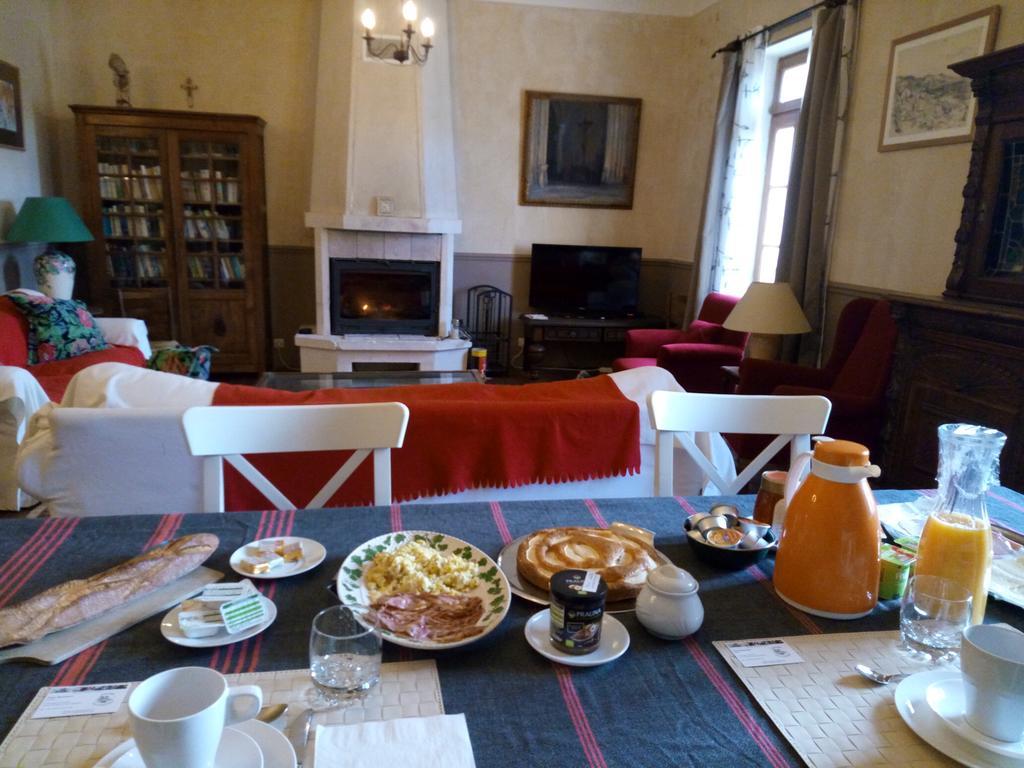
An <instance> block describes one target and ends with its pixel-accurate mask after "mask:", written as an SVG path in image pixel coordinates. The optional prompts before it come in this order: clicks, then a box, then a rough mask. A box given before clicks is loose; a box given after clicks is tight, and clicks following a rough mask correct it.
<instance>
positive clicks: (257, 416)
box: [181, 403, 409, 512]
mask: <svg viewBox="0 0 1024 768" xmlns="http://www.w3.org/2000/svg"><path fill="white" fill-rule="evenodd" d="M181 423H182V426H183V427H184V429H185V439H186V441H187V442H188V447H189V451H191V453H192V455H193V456H201V457H204V461H203V480H202V487H203V492H202V496H203V510H204V511H207V512H223V511H224V462H227V463H228V464H230V465H231V466H233V467H234V468H235V469H237V470H238V471H239V472H240V473H241V474H242V476H243V477H244V478H245V479H246V480H248V481H249V482H250V483H252V484H253V486H255V487H256V489H257V490H258V491H259V492H260V493H262V494H263V495H264V496H266V497H267V499H269V500H270V502H271V503H272V504H273V505H274V506H275V507H276V508H277V509H296V508H297V506H298V505H296V504H295V503H294V502H292V501H291V500H290V499H289V498H288V497H287V496H285V495H284V494H283V493H282V492H281V491H280V490H278V488H277V487H276V486H275V485H274V484H273V483H271V482H270V481H269V480H268V479H267V478H266V477H265V476H264V475H263V473H262V472H260V471H259V470H258V469H256V468H255V467H254V466H253V465H252V464H251V463H250V462H249V461H248V460H246V459H245V457H244V456H243V454H259V453H293V452H298V451H353V453H352V455H351V456H350V457H349V458H348V460H347V461H345V463H344V464H342V466H341V467H339V469H338V471H337V472H335V473H334V475H333V476H332V477H331V479H330V480H328V481H327V482H326V483H325V484H324V485H323V487H322V488H321V489H320V490H319V491H318V492H317V494H316V495H315V496H314V497H313V499H312V500H311V501H310V502H309V504H308V505H307V506H309V507H322V506H324V505H325V504H326V503H327V501H328V500H329V499H330V498H331V497H332V496H333V495H334V494H335V493H336V492H337V490H338V489H339V488H340V487H341V486H342V485H343V484H344V483H345V481H346V480H348V478H349V477H350V476H351V475H352V473H353V472H354V471H355V469H356V468H357V467H358V466H359V465H360V464H362V462H363V461H364V460H365V459H366V458H367V457H368V456H370V455H372V456H373V498H374V502H373V503H374V504H377V505H385V504H390V503H391V449H392V448H401V447H402V442H403V441H404V440H405V428H406V426H407V424H408V423H409V409H408V408H407V407H406V406H405V405H403V404H402V403H368V404H358V405H254V406H209V407H196V408H189V409H188V410H186V411H185V413H184V415H183V416H182V419H181Z"/></svg>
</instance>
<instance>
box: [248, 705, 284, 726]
mask: <svg viewBox="0 0 1024 768" xmlns="http://www.w3.org/2000/svg"><path fill="white" fill-rule="evenodd" d="M287 709H288V705H287V704H271V705H269V706H266V707H263V709H261V710H260V711H259V713H258V714H257V715H256V719H257V720H260V721H262V722H264V723H272V722H274V721H275V720H277V718H279V717H280V716H281V715H283V714H284V713H285V711H286V710H287Z"/></svg>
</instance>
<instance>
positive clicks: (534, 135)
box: [519, 91, 640, 208]
mask: <svg viewBox="0 0 1024 768" xmlns="http://www.w3.org/2000/svg"><path fill="white" fill-rule="evenodd" d="M639 136H640V99H629V98H620V97H615V96H584V95H579V94H570V93H543V92H540V91H527V92H526V103H525V105H524V110H523V151H522V168H521V172H520V176H519V203H520V205H559V206H569V207H588V208H632V207H633V183H634V180H635V176H636V153H637V143H638V140H639Z"/></svg>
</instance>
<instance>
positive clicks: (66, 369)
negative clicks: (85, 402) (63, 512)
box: [0, 289, 152, 510]
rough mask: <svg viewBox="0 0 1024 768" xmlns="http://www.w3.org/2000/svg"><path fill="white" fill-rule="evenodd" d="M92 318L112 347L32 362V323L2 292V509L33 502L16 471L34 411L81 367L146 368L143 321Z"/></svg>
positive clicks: (60, 390) (55, 396) (58, 395)
mask: <svg viewBox="0 0 1024 768" xmlns="http://www.w3.org/2000/svg"><path fill="white" fill-rule="evenodd" d="M20 292H21V293H25V294H29V295H31V294H35V293H36V292H35V291H28V290H25V289H21V290H20ZM94 319H95V322H96V325H97V326H99V328H100V330H101V332H102V333H103V336H104V338H105V339H106V340H107V342H108V343H109V344H110V345H111V347H110V348H109V349H104V350H98V351H94V352H87V353H85V354H82V355H78V356H76V357H72V358H69V359H66V360H56V361H52V362H46V363H39V364H36V365H29V364H28V333H29V331H28V322H27V321H26V320H25V317H24V316H23V315H22V314H21V313H20V312H19V311H18V310H17V309H16V307H15V306H14V302H12V301H11V300H10V299H9V298H8V296H7V295H0V509H5V510H7V509H19V508H21V507H23V506H27V505H28V504H30V503H32V499H31V498H28V497H26V496H25V494H24V493H23V492H21V491H20V489H19V487H18V482H17V477H16V473H15V459H16V455H17V449H18V444H19V443H20V442H21V440H22V439H23V437H24V435H25V429H26V425H27V423H28V420H29V418H30V417H31V416H32V414H34V413H35V412H36V411H38V410H39V409H40V408H41V407H43V406H44V405H46V404H48V403H50V402H51V401H57V402H59V401H60V400H61V398H62V397H63V395H64V390H65V388H66V387H67V386H68V384H69V382H70V381H71V379H72V378H73V377H74V375H75V374H76V373H78V372H79V371H81V370H84V369H86V368H88V367H90V366H93V365H97V364H99V363H106V362H114V363H121V364H124V365H126V366H142V365H145V363H146V359H147V358H148V357H149V356H150V355H151V354H152V352H151V349H150V345H149V337H148V333H147V330H146V324H145V323H144V322H143V321H142V320H136V319H133V318H124V317H97V318H94Z"/></svg>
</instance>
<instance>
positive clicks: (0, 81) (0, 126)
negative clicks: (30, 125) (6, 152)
mask: <svg viewBox="0 0 1024 768" xmlns="http://www.w3.org/2000/svg"><path fill="white" fill-rule="evenodd" d="M0 147H9V148H10V149H24V148H25V120H24V116H23V115H22V112H21V82H20V80H19V79H18V68H17V67H15V66H13V65H11V64H8V63H7V62H6V61H0Z"/></svg>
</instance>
